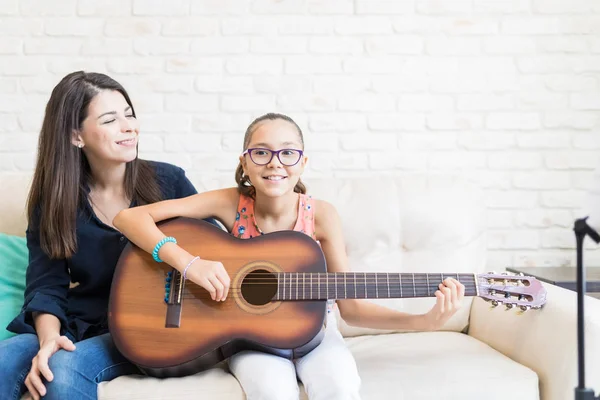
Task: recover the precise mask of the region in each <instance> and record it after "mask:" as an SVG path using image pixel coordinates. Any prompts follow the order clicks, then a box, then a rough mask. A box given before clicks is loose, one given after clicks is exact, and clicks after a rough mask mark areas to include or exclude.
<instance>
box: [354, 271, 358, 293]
mask: <svg viewBox="0 0 600 400" xmlns="http://www.w3.org/2000/svg"><path fill="white" fill-rule="evenodd" d="M356 286H358V285H357V282H356V272H355V273H354V298H355V299H357V298H358V296H356Z"/></svg>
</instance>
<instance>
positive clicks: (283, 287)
mask: <svg viewBox="0 0 600 400" xmlns="http://www.w3.org/2000/svg"><path fill="white" fill-rule="evenodd" d="M282 275H283V284H282V285H281V289H282V290H283V299H282V300H285V273H284V274H282Z"/></svg>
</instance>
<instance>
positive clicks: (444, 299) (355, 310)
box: [315, 200, 464, 331]
mask: <svg viewBox="0 0 600 400" xmlns="http://www.w3.org/2000/svg"><path fill="white" fill-rule="evenodd" d="M315 229H316V231H317V239H318V240H319V241H320V242H321V248H322V249H323V253H324V254H325V259H326V261H327V269H328V272H349V269H348V258H347V255H346V251H345V248H346V246H345V243H344V235H343V230H342V223H341V220H340V217H339V215H338V213H337V210H336V209H335V207H333V206H332V205H331V204H329V203H327V202H325V201H322V200H318V201H317V204H316V207H315ZM435 296H436V304H435V306H434V307H433V308H432V309H431V310H430V311H429V312H428V313H426V314H419V315H415V314H407V313H403V312H399V311H395V310H392V309H391V308H387V307H383V306H380V305H377V304H374V303H372V302H369V301H364V300H362V299H360V300H358V299H344V300H338V301H337V303H338V307H339V310H340V314H341V316H342V318H343V319H344V321H346V322H347V323H348V324H350V325H355V326H362V327H368V328H374V329H402V330H413V331H426V330H435V329H439V328H441V327H442V326H443V325H444V323H445V322H446V321H447V320H448V319H449V318H450V317H451V316H452V315H454V313H455V312H456V311H457V310H458V308H460V303H461V301H462V299H463V297H464V286H463V285H462V284H461V283H460V282H458V281H456V280H454V279H446V280H445V281H444V283H443V284H440V289H439V290H437V291H436V293H435Z"/></svg>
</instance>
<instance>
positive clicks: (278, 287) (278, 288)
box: [277, 274, 281, 300]
mask: <svg viewBox="0 0 600 400" xmlns="http://www.w3.org/2000/svg"><path fill="white" fill-rule="evenodd" d="M279 275H281V274H277V300H279V299H280V296H279V291H280V290H281V286H280V285H279Z"/></svg>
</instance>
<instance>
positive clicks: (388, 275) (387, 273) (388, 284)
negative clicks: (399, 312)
mask: <svg viewBox="0 0 600 400" xmlns="http://www.w3.org/2000/svg"><path fill="white" fill-rule="evenodd" d="M385 275H386V278H387V287H388V299H389V298H391V297H392V295H391V294H390V273H389V272H386V273H385Z"/></svg>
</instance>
